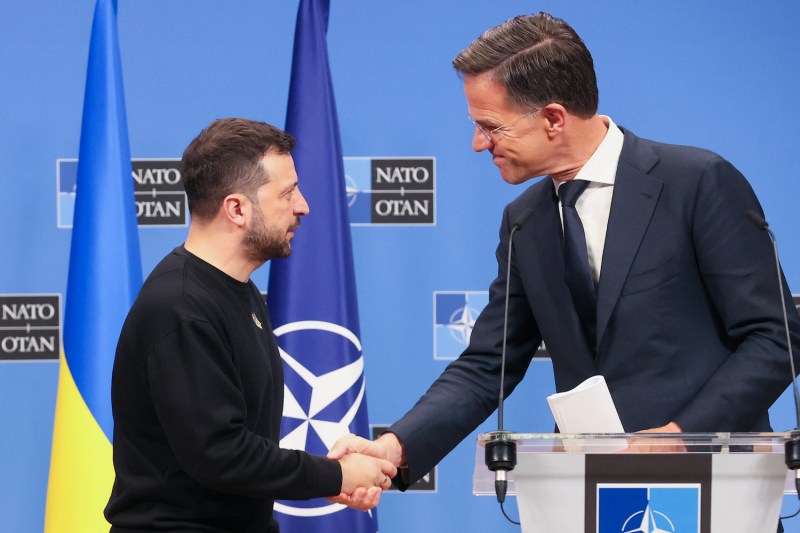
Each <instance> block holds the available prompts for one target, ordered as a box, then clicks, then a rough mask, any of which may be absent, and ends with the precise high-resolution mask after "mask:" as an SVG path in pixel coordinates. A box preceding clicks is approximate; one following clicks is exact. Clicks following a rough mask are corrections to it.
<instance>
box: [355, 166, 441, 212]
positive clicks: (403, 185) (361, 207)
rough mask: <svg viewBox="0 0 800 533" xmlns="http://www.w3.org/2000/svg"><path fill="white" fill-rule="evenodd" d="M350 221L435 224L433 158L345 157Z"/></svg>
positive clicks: (434, 171)
mask: <svg viewBox="0 0 800 533" xmlns="http://www.w3.org/2000/svg"><path fill="white" fill-rule="evenodd" d="M344 173H345V190H346V192H347V206H348V208H349V213H350V224H351V225H353V226H367V225H373V224H374V225H407V224H411V225H428V226H433V225H435V224H436V213H435V209H436V185H435V183H436V159H435V158H433V157H416V158H402V157H392V158H389V157H345V158H344Z"/></svg>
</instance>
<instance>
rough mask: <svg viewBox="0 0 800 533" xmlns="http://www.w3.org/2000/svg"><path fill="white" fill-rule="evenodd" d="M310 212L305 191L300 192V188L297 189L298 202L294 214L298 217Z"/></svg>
mask: <svg viewBox="0 0 800 533" xmlns="http://www.w3.org/2000/svg"><path fill="white" fill-rule="evenodd" d="M308 212H309V207H308V202H306V198H305V196H303V193H301V192H300V189H297V202H296V203H295V204H294V214H295V216H298V217H304V216H306V215H307V214H308Z"/></svg>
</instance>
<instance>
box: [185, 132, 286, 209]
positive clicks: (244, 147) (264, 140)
mask: <svg viewBox="0 0 800 533" xmlns="http://www.w3.org/2000/svg"><path fill="white" fill-rule="evenodd" d="M294 145H295V139H294V137H292V136H291V135H290V134H288V133H286V132H285V131H282V130H279V129H278V128H276V127H275V126H270V125H269V124H266V123H264V122H256V121H254V120H247V119H244V118H222V119H219V120H215V121H214V122H212V123H211V124H209V126H208V127H207V128H206V129H204V130H203V131H201V132H200V135H198V136H197V137H195V139H194V140H193V141H192V142H191V143H190V144H189V146H188V147H187V148H186V150H185V151H184V152H183V159H182V160H181V180H182V182H183V188H184V189H185V190H186V199H187V200H188V202H189V212H190V213H191V214H192V217H195V218H199V219H205V220H209V219H211V218H213V217H214V216H215V215H216V214H217V211H218V210H219V207H220V204H221V203H222V200H223V199H224V198H225V197H226V196H228V195H229V194H232V193H235V192H240V193H242V194H245V195H246V196H248V197H249V198H254V197H255V194H256V191H257V190H258V188H259V187H261V186H262V185H263V184H264V183H267V182H268V181H269V176H267V173H266V171H265V170H264V168H263V167H262V166H261V159H262V158H263V157H264V156H265V155H266V154H268V153H270V152H274V153H278V154H288V153H289V152H291V150H292V148H294Z"/></svg>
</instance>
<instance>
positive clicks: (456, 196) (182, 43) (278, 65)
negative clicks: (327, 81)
mask: <svg viewBox="0 0 800 533" xmlns="http://www.w3.org/2000/svg"><path fill="white" fill-rule="evenodd" d="M94 5H95V0H70V1H68V2H63V1H56V0H30V1H26V2H20V1H12V2H6V3H5V4H4V5H3V8H2V10H1V11H2V16H0V64H1V65H2V66H3V79H4V82H3V83H2V84H0V102H2V103H0V109H2V112H0V117H2V122H0V146H2V150H0V198H2V199H3V200H2V201H3V208H2V209H0V246H2V260H1V261H0V359H1V361H0V531H3V532H9V533H27V532H39V531H42V529H43V527H44V514H45V502H46V495H47V484H48V472H49V467H50V454H51V446H52V433H53V421H54V413H55V405H56V388H57V378H58V357H59V353H60V348H61V333H62V332H61V326H62V325H63V313H64V302H65V292H66V287H67V275H68V265H69V253H70V239H71V236H72V229H71V215H72V209H73V206H74V200H75V190H74V184H75V160H76V159H77V158H78V151H79V144H80V132H81V117H82V109H83V97H84V88H85V83H86V70H87V57H88V50H89V36H90V31H91V23H92V13H93V10H94ZM298 5H299V0H289V1H277V0H273V1H263V0H258V1H257V0H241V1H238V2H218V1H211V0H196V1H193V2H164V1H161V0H158V1H157V0H137V1H135V2H133V1H125V0H119V2H118V25H119V26H118V27H119V45H120V54H121V60H122V71H123V80H124V89H125V99H126V108H127V118H128V136H129V141H130V153H131V157H132V158H133V166H132V169H133V177H134V189H135V196H136V207H137V214H138V217H139V240H140V245H141V262H142V272H143V273H144V275H145V276H146V275H147V274H148V273H149V272H150V270H152V268H153V267H154V266H155V264H156V263H157V262H158V260H159V259H160V258H161V257H163V256H164V255H165V254H166V253H168V252H169V251H170V250H171V249H172V248H173V247H175V246H176V245H178V244H180V243H181V242H182V241H183V239H184V238H185V236H186V231H187V221H188V219H187V215H186V205H185V198H184V197H183V195H182V194H181V190H180V186H179V184H178V183H177V181H176V177H177V176H178V175H177V161H176V160H177V159H179V158H180V157H181V154H182V152H183V149H184V148H185V147H186V145H187V144H188V143H189V141H190V140H191V139H192V138H194V136H195V135H196V134H197V133H198V132H199V131H200V130H201V129H202V128H203V127H205V126H206V125H207V124H208V123H209V122H211V121H212V120H213V119H216V118H220V117H229V116H241V117H247V118H252V119H257V120H263V121H266V122H269V123H271V124H275V125H277V126H279V127H284V125H285V123H286V115H287V103H288V100H289V85H290V76H291V68H292V50H293V39H294V31H295V21H296V16H297V8H298ZM540 10H543V11H548V12H550V13H552V14H553V15H555V16H557V17H560V18H563V19H565V20H566V21H567V22H569V23H570V24H571V25H572V26H573V27H574V28H575V29H576V30H577V32H578V33H579V34H580V35H581V36H582V37H583V39H584V41H585V42H586V44H587V46H588V48H589V49H590V51H591V52H592V55H593V57H594V62H595V68H596V71H597V75H598V83H599V89H600V108H599V111H600V113H602V114H606V115H609V116H611V117H612V118H613V120H614V121H615V122H616V123H617V124H619V125H621V126H624V127H627V128H629V129H630V130H632V131H633V132H635V133H636V134H637V135H640V136H642V137H646V138H649V139H654V140H658V141H663V142H668V143H676V144H686V145H693V146H700V147H703V148H708V149H710V150H713V151H714V152H717V153H719V154H720V155H722V156H723V157H724V158H726V159H728V160H729V161H731V162H732V163H733V164H734V165H735V166H736V167H737V168H738V169H739V170H740V171H741V172H742V173H743V174H744V175H745V176H746V177H747V178H748V180H749V181H750V183H751V184H752V186H753V188H754V190H755V192H756V194H757V195H758V197H759V199H760V201H761V204H762V206H763V208H764V212H765V215H766V218H767V220H768V221H769V223H770V227H771V228H772V229H773V231H774V232H775V233H776V235H777V237H778V242H779V245H780V250H781V260H782V265H783V268H784V271H785V275H786V279H787V281H788V283H789V287H790V289H792V291H793V292H794V293H795V294H797V293H800V240H798V238H797V227H798V224H799V223H800V215H799V214H798V205H797V203H798V198H800V180H798V179H797V178H798V165H797V161H796V158H797V154H798V152H799V151H798V144H799V143H800V136H798V133H797V131H798V128H797V125H798V123H800V107H798V105H797V94H798V93H797V86H798V83H800V62H798V59H797V58H798V57H800V35H799V34H798V32H797V27H798V24H799V23H800V4H798V3H796V2H786V1H783V0H765V1H763V2H758V3H754V2H750V1H745V0H735V1H725V2H723V1H717V0H710V1H707V2H690V1H686V0H680V1H672V2H641V1H639V0H620V1H616V2H597V1H588V0H560V1H540V2H530V1H525V2H523V1H518V0H508V1H506V2H494V3H490V2H483V1H482V2H478V1H467V2H464V1H456V0H444V1H439V2H431V1H428V0H407V1H404V2H368V1H366V0H338V1H337V0H332V1H331V6H330V16H329V26H328V54H329V61H330V72H331V78H332V86H333V92H334V94H335V99H336V107H337V109H338V122H339V128H340V134H341V136H340V139H341V149H342V155H343V157H344V161H343V168H344V172H345V188H346V202H347V205H348V211H349V215H350V222H351V230H352V248H353V257H354V263H353V266H354V272H355V285H356V286H357V290H358V292H357V295H358V296H357V299H358V302H357V303H358V309H359V316H360V331H361V344H362V348H363V351H362V353H363V357H364V364H365V372H366V395H367V398H368V407H369V421H370V424H372V425H373V426H381V425H388V424H391V423H392V422H394V421H395V420H397V419H398V418H399V417H400V416H401V415H402V414H404V413H405V412H406V411H407V410H408V409H409V408H410V407H411V406H412V405H413V403H414V402H415V401H416V400H417V398H419V396H420V395H422V394H423V393H424V391H425V390H426V389H427V387H428V386H429V385H430V384H431V383H432V382H433V380H434V379H435V378H436V377H438V375H439V374H440V373H441V372H442V370H443V369H444V368H445V366H446V365H447V363H448V362H449V361H450V360H451V359H452V358H454V357H456V356H457V355H458V353H459V351H460V348H461V347H463V343H464V342H465V340H466V339H467V338H468V337H469V332H470V330H471V325H472V322H473V321H474V318H475V316H476V315H477V313H478V312H480V309H481V308H482V306H483V305H485V302H486V292H485V291H487V290H488V286H489V283H490V282H491V280H492V279H493V278H494V276H495V274H496V269H497V264H496V260H495V255H494V252H495V248H496V246H497V235H498V228H499V224H500V221H501V215H502V211H503V207H504V206H505V205H506V204H507V203H508V202H510V201H511V200H512V199H513V198H515V197H516V196H517V195H519V194H521V193H522V192H523V190H525V189H526V188H527V185H521V186H512V185H508V184H506V183H504V182H503V181H502V180H501V179H500V176H499V173H498V171H497V169H496V168H495V167H494V165H493V164H492V161H491V158H490V157H488V156H487V154H485V153H480V154H476V153H474V152H473V151H472V149H471V146H470V144H471V140H472V136H473V132H474V129H473V126H472V125H471V124H470V123H469V121H468V120H467V106H466V102H465V99H464V95H463V88H462V83H461V81H460V80H459V78H458V76H457V75H456V74H455V72H454V70H453V69H452V67H451V61H452V59H453V58H454V56H455V55H456V54H457V53H458V52H459V51H460V50H461V49H463V48H464V47H466V46H467V45H468V44H469V43H470V42H471V41H472V40H473V39H474V38H475V37H477V36H478V35H479V34H480V33H481V32H482V31H484V30H486V29H488V28H490V27H492V26H494V25H495V24H498V23H500V22H502V21H504V20H506V19H508V18H510V17H512V16H515V15H519V14H526V13H532V12H536V11H540ZM375 176H380V177H381V179H379V180H376V179H370V178H371V177H375ZM299 178H300V184H301V187H302V185H303V183H304V179H307V178H306V177H304V176H303V175H300V177H299ZM309 178H310V177H309ZM311 210H312V211H313V210H314V206H313V205H312V206H311ZM304 229H307V228H301V229H300V230H299V231H300V232H302V231H304ZM298 242H299V241H298ZM268 279H269V265H266V266H265V267H263V268H261V269H260V270H258V271H257V272H256V273H255V274H254V281H255V282H256V284H257V285H258V286H259V287H260V288H261V289H262V290H265V291H266V289H267V286H268ZM87 314H88V315H89V316H92V311H91V310H89V313H87ZM552 392H554V384H553V374H552V366H551V364H550V362H549V361H548V360H547V359H546V358H537V359H536V360H535V361H534V363H533V364H532V365H531V367H530V369H529V370H528V374H527V376H526V379H525V380H524V381H523V383H522V385H521V386H520V387H518V389H517V390H516V391H515V392H514V394H513V395H512V396H511V397H510V398H509V400H508V402H507V404H506V408H505V426H506V427H507V428H510V429H513V430H516V431H530V432H547V431H550V430H551V429H552V427H553V420H552V416H551V414H550V412H549V409H548V407H547V403H546V401H545V397H546V396H547V395H548V394H551V393H552ZM770 414H771V420H772V425H773V427H774V428H775V429H776V430H780V431H783V430H788V429H791V428H794V427H795V425H796V422H795V418H794V407H793V406H792V402H791V394H790V393H788V392H787V393H784V394H783V396H781V398H780V399H779V400H778V401H777V402H776V404H775V405H774V406H773V407H772V409H771V411H770ZM493 427H494V422H493V420H492V419H490V420H488V421H487V422H486V423H484V424H483V425H482V426H481V427H480V428H479V429H478V430H477V431H476V432H475V433H474V434H473V435H471V436H470V437H468V438H467V439H466V440H465V441H464V442H463V443H462V444H461V445H459V446H458V447H457V448H456V449H455V450H454V451H453V452H452V453H451V454H450V455H449V456H448V457H447V458H446V459H445V460H444V461H443V462H442V463H441V464H440V465H439V466H438V468H437V469H436V470H435V471H434V472H433V475H432V477H431V478H428V479H426V480H425V483H423V484H422V485H420V486H419V487H418V488H419V489H420V490H413V491H409V492H407V493H404V494H401V493H398V492H390V493H387V494H384V496H383V498H382V500H381V504H380V506H379V508H378V509H379V516H380V530H381V531H382V532H383V533H392V532H401V531H417V532H440V531H459V532H460V531H515V530H517V528H516V526H512V525H511V524H508V523H507V522H506V521H505V519H504V518H503V517H502V515H501V514H500V511H499V509H498V506H497V503H496V502H495V500H494V498H490V497H476V496H473V495H472V474H473V465H474V461H475V443H476V439H475V437H476V435H477V434H478V433H480V432H486V431H491V430H492V429H493ZM797 506H798V502H797V500H796V499H794V498H793V497H792V498H789V497H787V498H786V499H785V501H784V506H783V513H784V514H787V513H790V512H794V510H795V509H796V508H797ZM511 513H512V514H513V515H516V509H513V510H512V511H511ZM785 527H786V530H787V531H788V532H800V519H795V520H788V521H786V523H785Z"/></svg>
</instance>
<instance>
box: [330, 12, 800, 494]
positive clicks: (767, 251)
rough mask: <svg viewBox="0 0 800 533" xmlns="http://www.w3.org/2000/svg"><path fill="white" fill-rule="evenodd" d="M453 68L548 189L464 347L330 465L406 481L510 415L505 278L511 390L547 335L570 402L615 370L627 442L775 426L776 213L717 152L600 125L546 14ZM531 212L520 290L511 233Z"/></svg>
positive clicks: (496, 149) (499, 154)
mask: <svg viewBox="0 0 800 533" xmlns="http://www.w3.org/2000/svg"><path fill="white" fill-rule="evenodd" d="M453 64H454V66H455V68H456V70H457V71H458V72H459V73H460V74H461V76H462V77H463V80H464V90H465V93H466V97H467V102H468V104H469V114H470V118H471V120H472V121H473V123H474V125H475V135H474V137H473V141H472V147H473V149H474V150H476V151H484V150H488V151H489V152H490V153H491V154H492V156H493V160H494V163H495V164H496V165H497V167H498V168H499V170H500V174H501V176H502V177H503V179H504V180H505V181H507V182H509V183H512V184H518V183H523V182H525V181H527V180H528V179H530V178H533V177H537V176H547V177H546V178H545V179H543V180H541V181H539V182H538V183H536V184H534V185H533V186H531V187H530V188H529V189H527V190H526V191H525V192H524V193H522V195H520V196H519V197H518V198H517V199H516V200H514V201H513V202H512V203H511V204H509V205H508V206H507V208H506V209H505V212H504V215H503V222H502V225H501V228H500V244H499V246H498V248H497V261H498V274H497V278H496V279H495V281H494V282H493V283H492V286H491V291H490V298H489V304H488V305H487V307H486V308H485V309H484V311H483V312H482V313H481V315H480V317H479V318H478V320H477V322H476V324H475V327H474V329H473V332H472V336H471V341H470V345H469V347H468V348H467V349H466V351H465V352H464V353H463V354H462V355H461V356H460V358H459V359H458V360H456V361H454V362H453V363H452V364H451V365H449V366H448V368H447V369H446V370H445V371H444V373H443V374H442V375H441V377H440V378H439V379H438V380H437V381H436V382H435V383H434V384H433V385H432V386H431V388H430V389H429V390H428V392H427V393H426V394H425V395H424V396H423V397H422V398H421V399H420V400H419V402H418V403H417V404H416V405H415V406H414V407H413V408H412V409H411V410H410V411H409V412H408V413H407V414H406V415H405V416H404V417H403V418H402V419H401V420H399V421H398V422H396V423H395V424H394V425H393V426H391V428H390V429H389V432H388V433H386V434H384V435H383V436H381V437H380V438H379V439H378V440H377V441H375V442H374V443H369V442H368V441H363V440H358V439H355V438H347V439H344V440H343V441H341V442H340V443H339V444H337V446H335V447H334V449H333V450H332V453H331V455H332V456H337V455H339V454H341V453H344V451H345V450H347V449H349V450H358V451H366V452H367V453H372V454H376V455H379V456H382V457H385V458H388V459H390V460H391V461H393V462H394V463H395V464H396V465H398V466H400V465H402V466H407V470H404V472H405V474H406V475H405V476H403V478H402V479H397V480H395V481H396V483H397V484H398V485H400V486H401V487H403V486H407V485H406V484H407V483H410V482H414V481H416V480H417V479H419V478H420V477H421V476H422V475H424V474H425V473H426V472H428V471H429V470H430V469H431V468H432V467H433V466H434V465H435V464H436V463H438V462H439V461H440V460H441V459H442V458H443V457H444V456H445V455H446V454H447V453H449V451H450V450H452V449H453V448H454V447H455V446H456V445H457V444H458V443H459V442H460V441H461V440H462V439H463V438H464V437H465V436H467V435H468V434H469V433H470V432H471V431H473V430H474V429H475V428H476V427H477V426H478V425H479V424H480V423H481V422H482V421H484V420H485V419H486V418H487V417H488V416H489V415H490V414H491V413H492V412H493V411H494V409H495V408H496V407H497V403H498V391H499V387H500V359H501V358H500V354H501V347H502V341H503V310H504V302H505V295H506V282H507V281H508V284H509V313H508V316H509V323H508V334H507V339H508V340H507V361H506V378H505V392H506V393H510V392H511V391H513V389H514V388H515V387H516V385H517V384H518V383H519V382H520V381H521V380H522V378H523V376H524V374H525V372H526V370H527V368H528V365H529V363H530V361H531V359H532V357H533V354H534V352H535V351H536V348H537V346H538V345H539V343H540V341H542V340H544V341H545V343H546V344H547V347H548V350H549V352H550V354H551V357H552V361H553V369H554V373H555V382H556V388H557V390H558V391H565V390H569V389H571V388H573V387H575V386H576V385H578V384H580V383H581V382H582V381H583V380H585V379H586V378H589V377H590V376H592V375H597V374H600V375H603V376H604V377H605V379H606V381H607V383H608V386H609V389H610V391H611V395H612V397H613V399H614V402H615V404H616V406H617V409H618V411H619V414H620V418H621V420H622V424H623V427H624V429H625V430H626V431H628V432H634V431H651V432H681V431H691V432H698V431H702V432H710V431H768V430H769V429H770V425H769V419H768V413H767V410H768V408H769V406H770V405H771V404H772V403H773V402H774V401H775V400H776V399H777V398H778V396H779V395H780V394H781V393H782V391H783V390H784V389H785V388H786V386H787V385H788V384H789V382H790V376H791V371H790V368H789V361H788V357H787V343H786V336H785V333H784V327H783V318H782V311H781V303H780V297H781V296H782V297H783V298H784V299H785V300H786V302H787V307H788V308H789V310H790V317H789V320H790V329H791V331H792V332H793V333H792V343H793V344H794V346H795V350H796V351H798V352H800V317H798V315H797V312H796V310H795V309H794V306H793V305H791V295H790V293H789V292H788V290H786V291H785V292H784V294H783V295H780V294H779V291H778V287H777V280H776V278H775V265H774V259H773V255H772V249H771V246H770V242H769V240H768V237H767V235H766V234H765V233H764V232H763V231H761V230H760V229H759V228H758V227H756V225H754V224H753V223H752V222H751V221H750V220H748V219H747V218H746V216H745V213H746V212H747V211H748V210H753V211H755V212H757V213H761V207H760V206H759V203H758V200H757V199H756V197H755V195H754V193H753V191H752V189H751V188H750V186H749V184H748V183H747V181H746V180H745V178H744V177H743V176H742V175H741V174H740V173H739V172H738V171H737V170H736V169H735V168H734V167H733V166H732V165H731V164H730V163H728V162H727V161H725V160H724V159H722V158H721V157H719V156H718V155H716V154H713V153H711V152H708V151H706V150H701V149H697V148H690V147H682V146H672V145H666V144H660V143H656V142H652V141H648V140H645V139H641V138H638V137H637V136H635V135H634V134H633V133H631V132H630V131H627V130H623V129H621V128H619V127H618V126H616V125H615V124H614V122H613V121H612V120H611V119H610V118H609V117H605V116H601V115H598V114H597V104H598V93H597V83H596V79H595V73H594V66H593V62H592V58H591V55H590V53H589V51H588V50H587V49H586V47H585V45H584V43H583V41H582V40H581V39H580V37H579V36H578V35H577V34H576V33H575V32H574V30H573V29H572V28H571V27H570V26H569V25H567V24H566V23H565V22H564V21H562V20H559V19H556V18H553V17H551V16H550V15H548V14H545V13H539V14H537V15H531V16H523V17H517V18H515V19H512V20H509V21H506V22H505V23H503V24H500V25H499V26H497V27H495V28H492V29H490V30H488V31H487V32H485V33H484V34H483V35H481V36H480V37H479V38H478V39H476V40H475V41H474V42H473V43H472V44H471V45H470V46H469V47H468V48H466V49H465V50H464V51H462V52H461V53H460V54H459V55H458V56H457V57H456V59H455V60H454V62H453ZM576 187H577V188H578V190H575V188H576ZM568 191H569V192H568ZM576 198H577V199H576ZM527 210H530V211H531V213H530V218H528V220H527V221H526V222H525V223H524V225H523V226H522V227H521V229H519V230H518V231H517V232H516V233H515V235H514V240H513V250H512V256H511V257H512V259H511V265H510V272H511V275H510V279H508V280H507V279H506V271H507V268H508V262H507V257H508V253H509V249H508V246H509V234H510V232H511V229H512V227H513V226H514V225H515V223H516V222H517V221H518V220H520V218H521V217H522V216H523V213H525V212H526V211H527ZM784 286H785V285H784Z"/></svg>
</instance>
